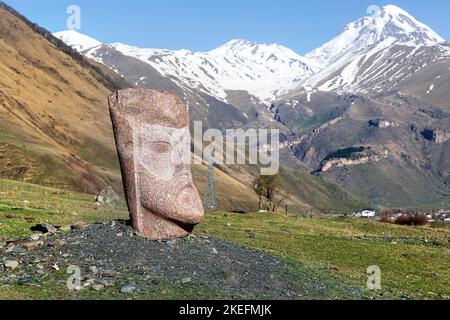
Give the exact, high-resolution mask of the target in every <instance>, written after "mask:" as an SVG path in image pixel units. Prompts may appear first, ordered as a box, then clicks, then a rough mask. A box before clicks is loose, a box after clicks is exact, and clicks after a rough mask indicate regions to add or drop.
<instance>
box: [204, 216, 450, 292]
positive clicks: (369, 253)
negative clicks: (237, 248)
mask: <svg viewBox="0 0 450 320" xmlns="http://www.w3.org/2000/svg"><path fill="white" fill-rule="evenodd" d="M230 224H231V227H227V225H230ZM197 232H203V233H206V234H210V235H213V236H216V237H219V238H222V239H226V240H229V241H232V242H236V243H239V244H242V245H246V246H248V247H253V248H258V249H264V250H266V251H269V252H272V253H273V254H276V255H280V256H282V257H286V258H290V259H293V260H294V261H301V262H303V263H305V264H306V265H308V266H311V267H315V268H324V267H325V268H326V269H329V270H332V271H334V274H335V277H336V278H337V279H339V280H340V281H342V282H344V283H347V284H350V285H354V286H356V287H359V288H365V287H366V281H367V275H366V271H367V268H368V267H369V266H371V265H378V266H379V267H380V268H381V271H382V286H383V288H382V293H383V295H384V297H385V298H403V297H411V298H415V299H449V298H450V291H449V288H450V272H449V269H448V261H450V250H449V239H450V237H449V236H450V232H449V230H448V229H432V228H411V227H401V226H395V225H389V224H382V223H378V222H373V221H367V220H363V219H353V218H348V219H346V218H329V219H307V218H297V217H284V216H281V215H275V214H265V213H264V214H260V213H258V214H250V215H237V214H228V213H209V214H208V218H207V219H206V222H205V223H204V224H202V225H200V226H199V228H198V230H197ZM250 233H253V235H254V234H256V237H250V236H249V234H250ZM358 237H360V238H362V239H358ZM426 241H428V242H426ZM380 293H381V292H380Z"/></svg>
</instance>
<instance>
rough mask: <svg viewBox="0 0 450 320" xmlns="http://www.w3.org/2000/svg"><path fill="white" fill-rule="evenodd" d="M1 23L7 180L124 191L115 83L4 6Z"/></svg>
mask: <svg viewBox="0 0 450 320" xmlns="http://www.w3.org/2000/svg"><path fill="white" fill-rule="evenodd" d="M0 17H1V19H0V54H1V56H2V59H1V60H0V70H1V71H0V72H1V74H2V77H1V78H0V114H1V117H2V119H3V121H1V123H0V144H1V146H2V148H1V150H2V152H1V157H0V158H1V159H0V161H1V162H2V176H3V177H9V178H15V179H22V180H25V181H29V182H39V183H44V184H51V185H59V184H64V185H67V187H69V188H71V189H76V190H83V191H84V190H86V191H90V192H94V191H96V190H99V189H100V188H102V187H103V186H105V185H106V184H115V185H118V184H119V182H120V176H119V174H118V164H117V161H116V160H115V159H116V157H115V154H116V151H115V147H114V142H113V139H112V136H111V132H112V130H111V125H110V122H109V116H108V113H107V110H108V109H107V106H106V103H105V99H104V97H105V96H107V95H108V94H109V93H110V89H108V88H107V87H106V82H108V80H106V79H105V78H103V81H102V82H103V83H102V82H100V81H99V80H97V78H100V77H101V75H100V74H99V73H98V72H97V71H96V70H95V69H93V68H90V67H89V66H90V64H89V63H88V62H87V61H83V59H84V58H82V57H81V56H80V57H79V59H80V60H76V59H75V58H73V57H71V56H69V55H68V54H66V53H64V52H63V51H61V50H60V49H59V48H57V47H56V46H55V45H54V44H53V43H52V42H50V41H49V40H48V39H47V38H45V36H44V35H42V34H41V33H38V32H34V30H33V29H32V28H31V26H30V25H31V24H30V23H29V22H28V21H27V20H24V18H23V17H21V16H17V15H15V14H14V11H11V10H10V8H9V7H5V6H4V5H3V4H2V5H0ZM50 36H51V35H50ZM55 40H56V39H55ZM105 72H107V73H109V71H106V70H105ZM94 75H95V76H94ZM110 77H111V78H110V79H113V80H114V81H116V80H117V83H119V82H120V80H119V79H115V78H117V76H116V75H114V74H110ZM104 83H105V84H104ZM110 85H111V86H114V84H113V82H110ZM117 88H118V87H117Z"/></svg>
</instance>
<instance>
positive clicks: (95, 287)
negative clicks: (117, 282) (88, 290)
mask: <svg viewBox="0 0 450 320" xmlns="http://www.w3.org/2000/svg"><path fill="white" fill-rule="evenodd" d="M103 289H105V287H104V286H103V285H102V284H94V285H93V286H92V290H94V291H101V290H103Z"/></svg>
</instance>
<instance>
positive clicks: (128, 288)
mask: <svg viewBox="0 0 450 320" xmlns="http://www.w3.org/2000/svg"><path fill="white" fill-rule="evenodd" d="M134 291H136V287H135V286H133V285H127V286H123V287H122V289H120V292H122V293H133V292H134Z"/></svg>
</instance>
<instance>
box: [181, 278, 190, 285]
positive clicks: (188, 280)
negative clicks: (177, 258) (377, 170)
mask: <svg viewBox="0 0 450 320" xmlns="http://www.w3.org/2000/svg"><path fill="white" fill-rule="evenodd" d="M191 281H192V280H191V278H183V279H182V280H181V283H182V284H186V283H189V282H191Z"/></svg>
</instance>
